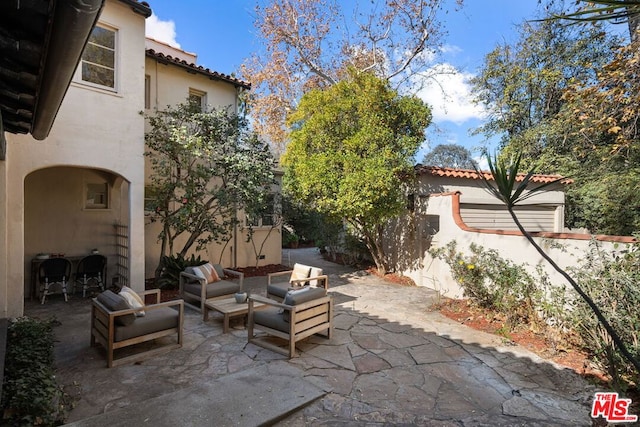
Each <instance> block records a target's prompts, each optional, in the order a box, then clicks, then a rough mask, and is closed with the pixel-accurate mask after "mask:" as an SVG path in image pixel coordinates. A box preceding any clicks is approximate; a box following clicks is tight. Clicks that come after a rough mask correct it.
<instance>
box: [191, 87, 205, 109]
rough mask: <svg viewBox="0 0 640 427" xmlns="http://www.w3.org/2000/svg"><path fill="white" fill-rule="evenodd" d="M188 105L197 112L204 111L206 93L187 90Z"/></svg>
mask: <svg viewBox="0 0 640 427" xmlns="http://www.w3.org/2000/svg"><path fill="white" fill-rule="evenodd" d="M189 104H191V105H193V106H194V108H197V109H198V111H204V110H205V109H206V107H207V93H206V92H203V91H201V90H198V89H191V88H190V89H189Z"/></svg>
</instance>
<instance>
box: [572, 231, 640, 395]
mask: <svg viewBox="0 0 640 427" xmlns="http://www.w3.org/2000/svg"><path fill="white" fill-rule="evenodd" d="M591 249H592V250H591V251H590V252H589V253H588V255H587V256H586V257H585V258H584V260H583V262H582V264H581V265H580V266H579V267H578V268H575V269H573V271H572V273H573V275H574V277H575V278H576V280H577V281H578V282H580V284H581V286H582V287H583V288H584V290H585V292H586V293H587V294H588V295H589V296H590V297H591V298H592V299H593V301H594V302H595V303H596V304H597V305H598V307H600V310H601V311H602V313H603V314H604V316H605V317H606V318H607V319H608V320H609V323H610V324H611V326H612V327H613V328H614V329H615V330H616V332H617V333H618V335H619V336H620V338H621V339H622V340H623V341H624V342H625V343H626V345H627V347H628V349H629V351H630V352H631V353H632V354H633V355H634V356H635V357H636V358H640V310H639V309H638V308H639V307H640V245H638V244H635V245H633V246H632V247H631V248H630V249H629V250H628V251H625V252H623V253H613V254H612V253H607V252H605V251H603V250H602V249H601V248H600V247H599V245H598V244H597V243H596V242H593V243H592V246H591ZM569 314H570V316H571V319H572V320H573V324H574V328H575V330H576V332H577V333H578V334H579V336H580V338H581V339H582V342H583V345H584V347H585V348H586V349H587V350H588V351H589V352H590V353H591V356H592V357H591V359H592V361H593V362H594V363H595V364H596V366H597V367H598V368H600V369H602V370H604V371H605V372H608V373H609V375H611V377H612V379H613V381H614V384H613V385H614V387H616V388H618V389H624V388H625V387H626V385H627V384H629V383H635V384H636V385H637V384H638V380H640V378H638V373H637V371H636V370H635V369H634V367H633V365H632V364H631V363H630V362H629V361H628V360H627V359H626V358H625V357H623V356H622V355H621V354H620V352H619V350H618V349H617V347H616V346H615V345H614V343H613V341H612V339H611V337H610V336H609V334H607V332H606V331H605V330H604V328H603V327H602V325H600V324H599V322H598V320H597V319H596V318H595V317H594V316H593V314H592V313H591V310H590V309H589V307H588V306H587V304H586V303H584V301H583V300H581V299H580V298H575V301H574V303H573V309H572V310H571V311H570V312H569Z"/></svg>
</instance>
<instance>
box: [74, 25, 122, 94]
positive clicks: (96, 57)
mask: <svg viewBox="0 0 640 427" xmlns="http://www.w3.org/2000/svg"><path fill="white" fill-rule="evenodd" d="M116 36H117V33H116V31H114V30H110V29H108V28H105V27H100V26H97V25H96V27H95V28H94V29H93V31H92V32H91V36H90V37H89V42H88V43H87V46H86V47H85V49H84V52H83V53H82V60H81V64H82V81H84V82H88V83H92V84H95V85H98V86H102V87H105V88H109V89H112V90H115V89H116Z"/></svg>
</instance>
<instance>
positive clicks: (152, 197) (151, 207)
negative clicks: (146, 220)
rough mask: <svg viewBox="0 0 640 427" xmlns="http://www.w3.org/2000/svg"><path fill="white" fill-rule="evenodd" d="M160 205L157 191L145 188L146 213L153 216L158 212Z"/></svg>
mask: <svg viewBox="0 0 640 427" xmlns="http://www.w3.org/2000/svg"><path fill="white" fill-rule="evenodd" d="M157 204H158V195H157V191H156V190H155V188H153V187H146V186H145V187H144V213H145V215H151V214H153V213H155V212H156V207H157Z"/></svg>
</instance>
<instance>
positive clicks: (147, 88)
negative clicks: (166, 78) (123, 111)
mask: <svg viewBox="0 0 640 427" xmlns="http://www.w3.org/2000/svg"><path fill="white" fill-rule="evenodd" d="M144 108H145V110H148V109H149V108H151V76H150V75H148V74H147V75H145V76H144Z"/></svg>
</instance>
